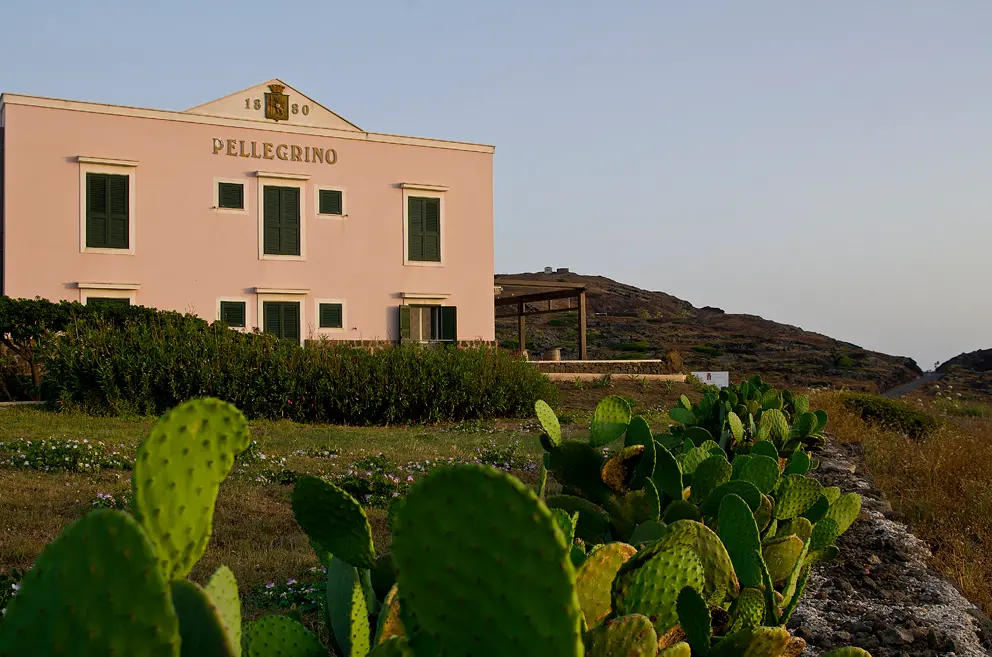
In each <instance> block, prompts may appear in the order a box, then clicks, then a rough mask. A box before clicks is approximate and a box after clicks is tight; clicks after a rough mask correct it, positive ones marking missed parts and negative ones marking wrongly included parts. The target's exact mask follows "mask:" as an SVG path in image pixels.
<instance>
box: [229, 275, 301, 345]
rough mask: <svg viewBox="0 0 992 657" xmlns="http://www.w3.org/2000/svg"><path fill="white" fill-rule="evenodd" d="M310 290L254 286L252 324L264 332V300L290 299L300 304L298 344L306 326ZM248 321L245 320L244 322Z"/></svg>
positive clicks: (260, 331)
mask: <svg viewBox="0 0 992 657" xmlns="http://www.w3.org/2000/svg"><path fill="white" fill-rule="evenodd" d="M309 295H310V290H296V289H277V288H260V287H257V288H255V301H256V303H255V323H254V324H253V325H252V326H254V327H255V328H257V329H258V331H259V333H264V332H265V316H264V314H263V310H262V309H263V308H264V305H263V304H264V303H265V302H266V301H292V302H295V303H298V304H300V345H302V344H303V340H304V335H303V329H304V327H305V326H306V324H305V322H306V319H305V318H306V312H307V297H308V296H309ZM245 323H246V324H247V323H248V322H247V321H246V322H245Z"/></svg>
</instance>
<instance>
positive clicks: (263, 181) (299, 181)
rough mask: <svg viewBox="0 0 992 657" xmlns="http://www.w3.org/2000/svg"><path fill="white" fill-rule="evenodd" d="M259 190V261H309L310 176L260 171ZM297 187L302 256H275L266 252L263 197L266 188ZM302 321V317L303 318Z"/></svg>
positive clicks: (256, 208)
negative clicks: (308, 187) (307, 194)
mask: <svg viewBox="0 0 992 657" xmlns="http://www.w3.org/2000/svg"><path fill="white" fill-rule="evenodd" d="M255 177H256V178H257V181H256V184H257V185H258V189H257V190H256V193H255V196H256V200H255V203H256V205H255V210H256V212H255V214H256V216H257V217H258V259H259V260H289V261H295V262H303V261H305V260H306V259H307V204H306V181H307V180H310V176H309V175H306V174H295V173H271V172H264V171H259V172H257V173H256V174H255ZM267 186H268V187H296V188H297V189H299V190H300V255H298V256H293V255H273V254H271V253H266V252H265V203H264V200H263V197H264V195H265V188H266V187H267ZM301 320H302V316H301Z"/></svg>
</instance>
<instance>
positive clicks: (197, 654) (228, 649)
mask: <svg viewBox="0 0 992 657" xmlns="http://www.w3.org/2000/svg"><path fill="white" fill-rule="evenodd" d="M172 606H173V607H174V608H175V610H176V616H177V617H178V618H179V633H180V634H181V635H182V646H181V651H180V655H181V656H182V657H202V656H203V655H210V656H211V657H234V656H235V655H240V654H241V644H240V642H239V643H237V644H233V643H232V642H231V639H232V637H231V636H230V635H229V634H228V633H227V630H226V628H225V627H224V622H223V621H222V620H221V618H220V614H219V613H218V611H217V607H215V606H214V604H213V602H211V600H210V597H209V596H208V595H207V594H206V592H205V591H204V590H203V589H201V588H200V587H199V586H197V585H196V584H194V583H193V582H190V581H188V580H185V579H179V580H175V581H173V582H172Z"/></svg>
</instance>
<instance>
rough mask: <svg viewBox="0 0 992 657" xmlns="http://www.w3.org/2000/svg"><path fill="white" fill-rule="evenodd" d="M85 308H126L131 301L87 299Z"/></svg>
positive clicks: (121, 299)
mask: <svg viewBox="0 0 992 657" xmlns="http://www.w3.org/2000/svg"><path fill="white" fill-rule="evenodd" d="M86 305H87V306H94V307H98V308H99V307H104V308H107V307H114V306H117V307H125V308H126V307H127V306H130V305H131V300H130V299H128V298H125V297H87V298H86Z"/></svg>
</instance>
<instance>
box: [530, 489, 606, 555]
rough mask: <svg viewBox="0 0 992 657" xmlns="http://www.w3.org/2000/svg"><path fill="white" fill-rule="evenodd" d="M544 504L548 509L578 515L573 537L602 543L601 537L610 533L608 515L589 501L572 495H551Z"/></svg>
mask: <svg viewBox="0 0 992 657" xmlns="http://www.w3.org/2000/svg"><path fill="white" fill-rule="evenodd" d="M545 504H546V505H547V506H548V508H549V509H560V510H562V511H565V512H566V513H568V514H574V513H578V514H579V519H578V521H577V522H576V523H575V533H574V536H575V537H577V538H581V539H582V540H583V541H586V542H587V543H602V542H603V537H604V536H605V535H607V534H608V532H609V531H610V514H608V513H607V512H606V511H604V510H603V509H602V508H601V507H599V506H597V505H595V504H593V503H592V502H590V501H589V500H585V499H582V498H581V497H575V496H573V495H553V496H551V497H549V498H548V499H547V500H546V501H545Z"/></svg>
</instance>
